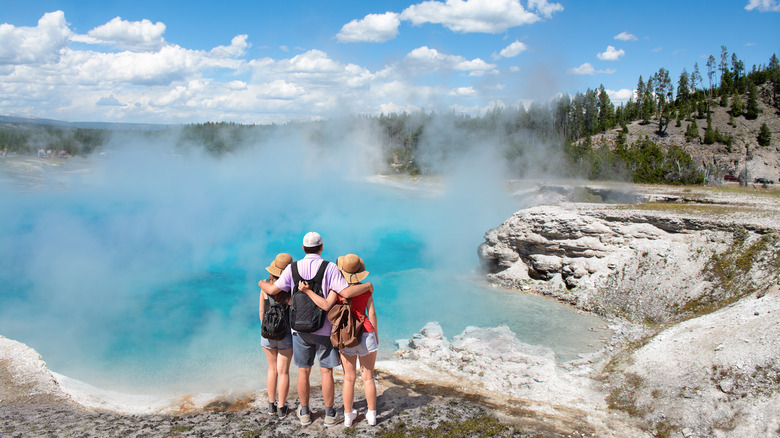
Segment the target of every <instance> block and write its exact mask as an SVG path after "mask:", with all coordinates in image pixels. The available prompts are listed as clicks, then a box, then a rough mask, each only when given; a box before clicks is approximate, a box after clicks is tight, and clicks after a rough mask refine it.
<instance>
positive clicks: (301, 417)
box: [295, 406, 311, 426]
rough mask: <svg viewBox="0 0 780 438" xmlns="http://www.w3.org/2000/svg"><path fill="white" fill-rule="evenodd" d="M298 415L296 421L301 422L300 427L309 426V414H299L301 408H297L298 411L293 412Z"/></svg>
mask: <svg viewBox="0 0 780 438" xmlns="http://www.w3.org/2000/svg"><path fill="white" fill-rule="evenodd" d="M295 413H296V415H298V419H299V420H301V425H303V426H308V425H310V424H311V415H310V414H301V407H300V406H298V410H297V411H296V412H295Z"/></svg>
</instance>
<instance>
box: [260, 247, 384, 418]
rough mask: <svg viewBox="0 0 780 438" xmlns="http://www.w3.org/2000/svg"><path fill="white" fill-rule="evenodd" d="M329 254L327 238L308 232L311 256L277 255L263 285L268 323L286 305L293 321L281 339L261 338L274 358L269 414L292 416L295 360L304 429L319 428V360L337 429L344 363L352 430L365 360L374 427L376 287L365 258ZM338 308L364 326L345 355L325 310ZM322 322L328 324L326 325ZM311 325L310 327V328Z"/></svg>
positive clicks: (368, 414)
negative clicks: (337, 379) (313, 395)
mask: <svg viewBox="0 0 780 438" xmlns="http://www.w3.org/2000/svg"><path fill="white" fill-rule="evenodd" d="M322 249H323V245H322V237H321V236H320V234H318V233H316V232H309V233H307V234H306V235H305V236H304V237H303V251H304V253H305V254H306V255H305V256H304V258H303V259H301V260H299V261H297V262H293V259H292V256H290V254H287V253H282V254H279V255H277V256H276V258H275V259H274V261H273V262H271V264H270V265H269V266H268V267H267V268H266V270H267V271H268V272H269V273H270V277H269V278H268V279H266V280H261V281H259V282H258V285H259V286H260V289H261V291H262V292H261V293H260V319H261V320H263V317H264V316H266V314H267V313H268V312H269V309H271V307H272V306H276V307H277V308H278V305H281V306H282V307H283V308H284V309H285V313H284V314H285V318H288V321H287V322H289V325H290V328H289V329H286V330H285V332H284V333H282V334H281V336H272V337H271V339H269V338H267V337H265V335H264V337H263V338H262V341H261V344H262V347H263V351H264V352H265V355H266V358H267V359H268V374H267V379H266V384H267V389H268V410H269V414H272V415H277V416H278V417H279V418H284V417H286V416H287V414H288V409H289V408H288V406H287V395H288V392H289V388H290V376H289V369H290V362H291V361H292V360H294V361H295V365H296V366H297V367H298V385H297V387H298V399H299V406H298V408H297V411H296V414H297V416H298V419H299V420H300V422H301V424H302V425H308V424H311V422H312V411H311V410H310V408H309V395H310V389H311V386H310V381H309V380H310V376H311V370H312V367H313V366H314V360H315V358H317V359H318V361H319V367H320V373H321V375H322V397H323V401H324V404H325V418H324V423H325V425H326V426H333V425H336V424H338V423H339V418H338V414H337V410H336V408H335V407H334V404H335V383H334V380H333V368H335V367H337V366H338V365H339V364H341V365H342V366H343V369H344V387H343V389H342V400H343V403H344V426H347V427H350V426H352V423H353V422H354V421H355V420H356V419H357V416H358V412H357V410H355V409H353V404H354V399H355V380H356V375H357V363H358V361H359V362H360V369H361V378H362V381H363V388H364V392H365V397H366V404H367V407H368V409H367V411H366V413H365V419H366V422H367V423H368V424H370V425H372V426H373V425H375V424H376V418H377V412H376V384H375V382H374V364H375V362H376V354H377V349H378V344H379V336H378V333H377V317H376V310H375V308H374V300H373V298H372V294H373V291H374V287H373V285H372V284H371V283H370V282H364V280H365V279H366V277H367V276H368V271H367V270H366V267H365V263H364V262H363V260H362V259H361V258H360V257H358V256H357V255H355V254H347V255H345V256H341V257H339V258H338V260H337V263H335V264H334V263H331V262H328V261H326V260H324V259H323V258H322V256H321V254H322ZM303 300H306V301H308V303H309V304H310V307H309V308H307V307H306V306H305V303H304V304H303V305H300V303H303V302H304V301H303ZM337 304H348V305H349V306H350V307H351V311H352V312H354V315H355V316H356V319H357V320H358V324H362V335H360V337H359V341H360V342H359V344H357V345H355V346H353V347H347V348H342V349H340V350H339V349H337V348H336V347H334V345H333V343H332V342H331V333H332V329H333V325H332V324H331V322H330V321H329V320H328V318H323V314H324V312H327V311H328V310H330V309H331V308H332V307H334V305H337ZM314 306H316V308H315V307H314ZM318 309H321V310H318ZM296 321H304V322H308V321H312V323H311V324H305V325H304V324H302V323H300V322H298V323H296ZM264 324H265V320H264ZM319 324H321V325H320V326H319V327H318V325H319ZM304 326H305V327H306V328H303V327H304ZM296 327H298V329H297V330H296ZM265 332H266V330H264V333H265ZM273 338H279V339H273ZM356 341H357V340H356ZM358 358H359V359H358Z"/></svg>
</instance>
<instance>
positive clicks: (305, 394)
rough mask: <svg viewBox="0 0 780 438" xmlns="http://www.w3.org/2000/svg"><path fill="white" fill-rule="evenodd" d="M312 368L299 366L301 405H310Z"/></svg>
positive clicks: (299, 396) (299, 398) (299, 397)
mask: <svg viewBox="0 0 780 438" xmlns="http://www.w3.org/2000/svg"><path fill="white" fill-rule="evenodd" d="M310 375H311V368H298V400H300V402H301V406H309V391H310V388H309V376H310Z"/></svg>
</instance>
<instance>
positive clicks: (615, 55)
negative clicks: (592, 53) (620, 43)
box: [596, 46, 626, 61]
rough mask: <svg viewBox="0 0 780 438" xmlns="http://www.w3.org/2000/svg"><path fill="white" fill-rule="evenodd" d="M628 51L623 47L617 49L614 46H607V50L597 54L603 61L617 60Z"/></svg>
mask: <svg viewBox="0 0 780 438" xmlns="http://www.w3.org/2000/svg"><path fill="white" fill-rule="evenodd" d="M625 54H626V51H625V50H623V49H620V50H618V49H615V47H614V46H607V50H605V51H604V52H602V53H599V54H598V55H596V56H597V57H598V58H599V59H600V60H602V61H617V60H618V59H619V58H620V57H621V56H623V55H625Z"/></svg>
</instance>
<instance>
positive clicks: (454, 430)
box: [376, 414, 514, 438]
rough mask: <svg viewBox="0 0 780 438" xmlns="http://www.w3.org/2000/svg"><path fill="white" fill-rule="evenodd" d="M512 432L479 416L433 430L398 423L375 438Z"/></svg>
mask: <svg viewBox="0 0 780 438" xmlns="http://www.w3.org/2000/svg"><path fill="white" fill-rule="evenodd" d="M513 432H514V431H513V429H512V428H510V427H509V426H507V425H505V424H502V423H501V422H499V421H498V420H497V419H496V418H494V417H491V416H489V415H487V414H481V415H479V416H477V417H474V418H469V419H466V420H453V421H444V422H441V423H439V424H438V425H437V426H436V427H435V428H431V427H420V426H407V425H406V424H405V423H404V422H402V421H398V422H395V423H393V424H391V425H390V428H389V429H387V430H382V431H381V432H379V433H377V434H376V436H377V437H380V438H406V437H428V438H451V437H457V436H469V437H503V436H512V434H513Z"/></svg>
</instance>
